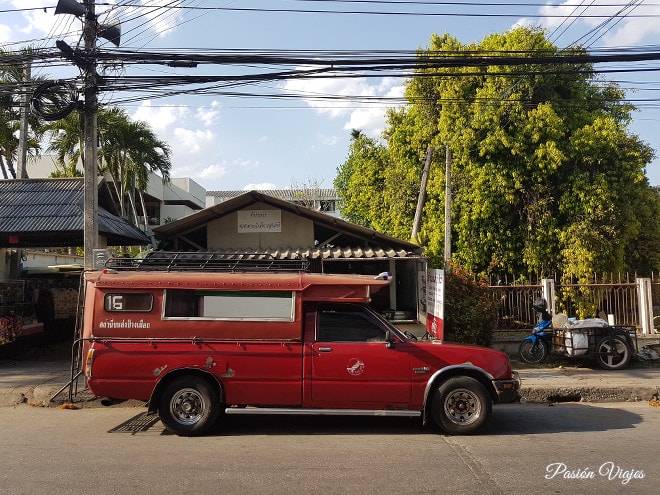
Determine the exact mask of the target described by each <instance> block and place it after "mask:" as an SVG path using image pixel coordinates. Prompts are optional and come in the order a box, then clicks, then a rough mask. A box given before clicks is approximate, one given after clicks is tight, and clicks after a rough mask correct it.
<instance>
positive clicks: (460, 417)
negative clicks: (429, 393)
mask: <svg viewBox="0 0 660 495" xmlns="http://www.w3.org/2000/svg"><path fill="white" fill-rule="evenodd" d="M482 411H483V408H482V404H481V401H480V400H479V397H478V396H477V395H475V394H473V393H472V392H471V391H469V390H467V389H465V388H460V389H456V390H453V391H452V392H451V393H450V394H449V395H447V397H446V398H445V414H446V416H447V417H448V418H449V419H450V420H451V421H452V422H453V423H456V424H460V425H469V424H472V423H474V422H475V421H477V420H478V419H479V417H480V416H481V413H482Z"/></svg>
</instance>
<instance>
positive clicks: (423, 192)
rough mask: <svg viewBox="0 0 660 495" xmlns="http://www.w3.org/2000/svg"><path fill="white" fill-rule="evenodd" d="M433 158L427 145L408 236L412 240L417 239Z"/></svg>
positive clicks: (431, 149) (430, 148) (431, 151)
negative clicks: (413, 217) (410, 230)
mask: <svg viewBox="0 0 660 495" xmlns="http://www.w3.org/2000/svg"><path fill="white" fill-rule="evenodd" d="M432 158H433V147H432V146H429V149H428V150H426V160H425V161H424V169H423V170H422V182H421V184H420V186H419V196H418V197H417V209H416V210H415V219H414V220H413V229H412V234H410V238H411V239H412V240H413V241H416V240H417V235H418V234H419V228H420V225H421V223H422V210H423V209H424V201H425V200H426V184H427V182H428V180H429V170H430V169H431V159H432Z"/></svg>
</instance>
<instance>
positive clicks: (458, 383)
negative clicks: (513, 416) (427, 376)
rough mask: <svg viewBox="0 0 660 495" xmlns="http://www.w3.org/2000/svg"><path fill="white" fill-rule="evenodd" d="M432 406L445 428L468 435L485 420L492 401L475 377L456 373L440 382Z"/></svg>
mask: <svg viewBox="0 0 660 495" xmlns="http://www.w3.org/2000/svg"><path fill="white" fill-rule="evenodd" d="M431 408H432V414H433V419H434V421H435V422H436V424H437V425H438V426H439V427H440V428H442V429H443V430H444V431H446V432H447V433H449V434H451V435H469V434H471V433H474V432H476V431H477V430H478V429H479V428H481V427H482V426H483V424H484V423H485V422H486V420H487V419H488V417H489V416H490V413H491V410H492V401H491V398H490V395H489V394H488V391H487V390H486V388H485V387H484V386H483V385H482V384H481V383H480V382H479V381H478V380H475V379H474V378H471V377H469V376H457V377H454V378H450V379H449V380H447V381H446V382H444V383H443V384H442V385H440V387H439V388H438V390H437V391H436V393H435V395H434V396H433V399H432V402H431Z"/></svg>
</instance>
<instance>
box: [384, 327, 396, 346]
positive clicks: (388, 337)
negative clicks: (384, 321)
mask: <svg viewBox="0 0 660 495" xmlns="http://www.w3.org/2000/svg"><path fill="white" fill-rule="evenodd" d="M385 342H386V344H385V346H386V347H387V348H388V349H391V348H392V347H394V337H393V336H392V331H391V330H386V331H385Z"/></svg>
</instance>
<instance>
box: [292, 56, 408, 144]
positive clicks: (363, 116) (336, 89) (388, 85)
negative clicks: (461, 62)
mask: <svg viewBox="0 0 660 495" xmlns="http://www.w3.org/2000/svg"><path fill="white" fill-rule="evenodd" d="M304 69H305V68H304V67H300V68H299V70H304ZM282 90H283V91H285V92H288V93H293V94H297V95H299V96H300V97H301V99H302V100H304V101H305V103H307V105H309V106H310V107H312V108H314V109H315V110H316V111H317V112H319V113H320V114H325V115H328V116H330V117H331V118H333V119H334V118H345V119H346V122H345V123H344V129H361V130H363V131H364V132H366V133H368V134H370V135H374V136H376V135H379V134H380V131H381V130H382V129H383V128H384V126H385V112H386V110H387V108H388V107H393V106H398V105H395V104H394V103H391V102H388V100H385V101H379V100H378V97H388V98H389V97H402V96H403V91H404V88H403V86H402V85H401V83H400V80H398V79H395V78H383V79H381V80H380V81H378V83H377V84H372V83H371V80H370V79H368V78H366V77H365V78H342V77H336V78H321V79H307V80H305V79H293V80H289V81H287V82H286V83H284V84H283V85H282ZM333 96H334V97H337V99H336V100H332V99H328V97H333Z"/></svg>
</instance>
